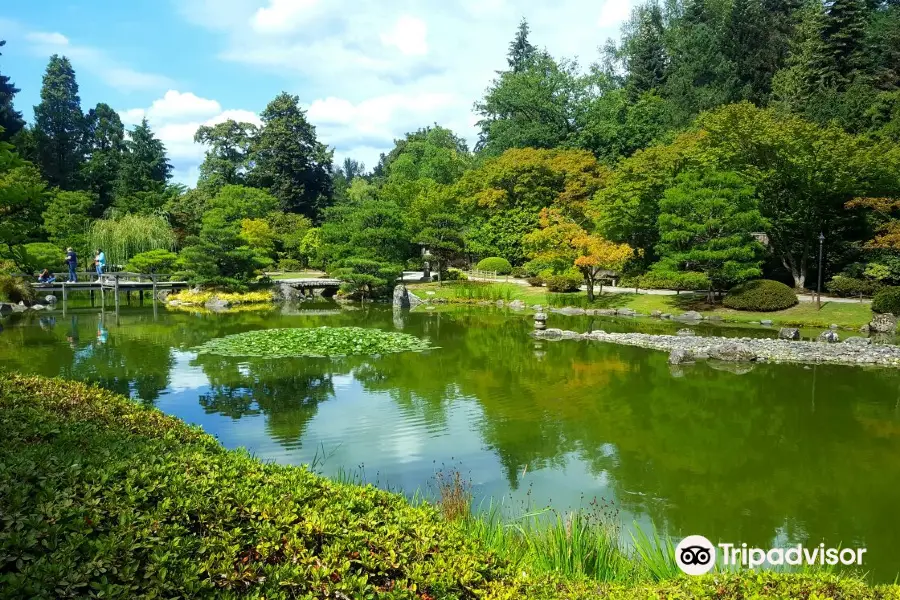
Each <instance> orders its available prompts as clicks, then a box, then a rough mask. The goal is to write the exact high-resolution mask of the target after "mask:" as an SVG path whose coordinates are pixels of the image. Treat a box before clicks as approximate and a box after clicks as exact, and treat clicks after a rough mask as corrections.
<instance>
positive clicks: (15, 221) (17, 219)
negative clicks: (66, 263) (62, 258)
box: [0, 142, 47, 267]
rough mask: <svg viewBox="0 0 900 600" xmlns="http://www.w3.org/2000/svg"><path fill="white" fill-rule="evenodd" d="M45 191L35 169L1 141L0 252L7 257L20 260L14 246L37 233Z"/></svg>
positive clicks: (44, 203) (17, 249) (43, 205)
mask: <svg viewBox="0 0 900 600" xmlns="http://www.w3.org/2000/svg"><path fill="white" fill-rule="evenodd" d="M46 190H47V185H46V183H44V181H43V180H42V179H41V176H40V173H38V171H37V169H35V168H34V167H33V166H32V165H30V164H28V163H25V162H23V161H22V160H21V158H20V157H19V155H18V154H16V153H14V152H13V151H12V146H10V145H9V144H7V143H6V142H0V215H3V218H0V252H2V254H3V255H4V256H5V257H6V258H10V259H12V260H15V261H16V262H20V261H18V259H17V258H16V257H17V256H20V255H21V249H20V248H17V246H21V244H23V243H25V242H27V241H29V240H32V239H34V238H35V237H37V236H38V234H39V232H40V228H41V213H42V212H43V210H44V207H45V206H46V201H47V191H46ZM19 266H20V267H21V266H24V265H22V264H20V265H19Z"/></svg>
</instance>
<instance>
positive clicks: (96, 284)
mask: <svg viewBox="0 0 900 600" xmlns="http://www.w3.org/2000/svg"><path fill="white" fill-rule="evenodd" d="M53 275H54V276H55V277H56V278H57V279H56V281H54V282H52V283H39V282H34V283H32V285H33V286H34V289H35V291H37V292H38V293H39V294H40V293H43V292H46V293H54V294H57V293H58V294H62V301H63V309H64V310H65V306H66V303H67V302H68V300H69V294H70V293H71V292H90V294H91V306H93V305H94V302H95V294H96V292H100V303H101V305H105V304H106V295H107V293H112V294H113V296H114V300H113V301H114V303H115V306H116V308H117V309H118V308H119V294H121V293H124V294H125V298H126V301H127V303H128V304H131V293H132V292H138V302H139V303H140V305H141V306H143V304H144V292H152V294H151V297H152V299H153V300H154V301H155V300H156V296H157V293H158V292H160V291H162V290H180V289H184V288H187V287H188V283H187V282H186V281H169V279H170V276H169V275H160V274H156V273H151V274H145V273H129V272H124V271H123V272H116V273H104V274H103V275H102V276H100V277H97V276H96V275H93V274H91V275H88V274H83V273H80V274H79V275H80V276H87V277H88V279H87V280H83V281H74V282H68V281H66V280H67V279H68V277H69V274H68V273H54V274H53Z"/></svg>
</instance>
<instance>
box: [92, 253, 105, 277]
mask: <svg viewBox="0 0 900 600" xmlns="http://www.w3.org/2000/svg"><path fill="white" fill-rule="evenodd" d="M94 265H95V266H96V267H97V280H98V281H99V280H100V279H101V278H102V277H103V268H104V267H105V266H106V255H105V254H103V250H101V249H100V248H97V255H96V256H95V257H94Z"/></svg>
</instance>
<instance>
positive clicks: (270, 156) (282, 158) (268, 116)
mask: <svg viewBox="0 0 900 600" xmlns="http://www.w3.org/2000/svg"><path fill="white" fill-rule="evenodd" d="M260 118H261V119H262V121H263V127H262V129H261V130H260V132H259V134H258V135H257V136H256V137H255V138H254V142H253V146H252V148H251V161H252V162H253V163H254V168H253V170H252V171H251V172H250V177H249V179H250V181H251V182H252V183H253V184H254V185H255V186H257V187H261V188H264V189H267V190H268V191H269V193H270V194H272V195H273V196H275V197H276V198H278V201H279V203H280V204H281V209H282V210H284V211H285V212H295V213H300V214H303V215H305V216H307V217H309V218H310V219H313V220H315V219H317V218H318V217H319V213H320V211H321V210H322V209H324V208H325V207H326V206H328V204H330V203H331V199H332V196H333V190H332V181H331V162H332V156H333V152H332V151H331V150H329V149H328V148H327V147H326V146H325V145H324V144H322V143H320V142H319V141H318V140H317V139H316V128H315V127H314V126H313V125H311V124H310V123H309V121H307V120H306V113H305V112H304V111H303V109H302V108H300V98H299V97H297V96H291V95H290V94H288V93H286V92H282V93H281V94H279V95H278V96H277V97H276V98H275V99H274V100H272V101H271V102H269V104H268V106H266V108H265V110H264V111H263V112H262V113H261V114H260Z"/></svg>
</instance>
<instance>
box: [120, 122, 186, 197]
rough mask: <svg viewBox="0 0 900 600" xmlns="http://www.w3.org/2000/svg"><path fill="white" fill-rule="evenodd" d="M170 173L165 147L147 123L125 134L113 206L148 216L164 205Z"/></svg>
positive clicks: (170, 167)
mask: <svg viewBox="0 0 900 600" xmlns="http://www.w3.org/2000/svg"><path fill="white" fill-rule="evenodd" d="M171 171H172V165H171V164H170V163H169V159H168V158H167V157H166V147H165V146H164V145H163V143H162V142H161V141H160V140H158V139H157V138H156V137H155V136H154V135H153V131H151V129H150V125H149V124H148V123H147V119H144V120H142V121H141V124H140V125H137V126H135V127H134V129H132V130H131V131H130V132H129V139H128V140H126V141H125V153H124V154H123V155H122V160H121V167H120V168H119V177H118V180H117V181H116V190H115V195H116V199H115V205H116V206H117V207H118V208H119V209H121V210H123V211H125V212H151V211H153V210H155V209H158V208H161V207H162V205H163V203H164V202H165V201H166V197H165V191H166V183H167V182H168V180H169V178H170V177H171V176H172V175H171Z"/></svg>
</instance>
